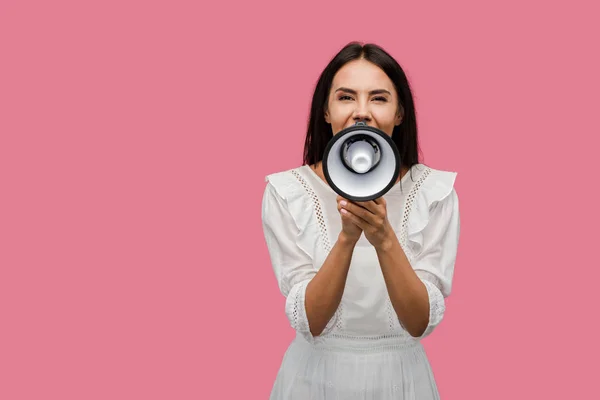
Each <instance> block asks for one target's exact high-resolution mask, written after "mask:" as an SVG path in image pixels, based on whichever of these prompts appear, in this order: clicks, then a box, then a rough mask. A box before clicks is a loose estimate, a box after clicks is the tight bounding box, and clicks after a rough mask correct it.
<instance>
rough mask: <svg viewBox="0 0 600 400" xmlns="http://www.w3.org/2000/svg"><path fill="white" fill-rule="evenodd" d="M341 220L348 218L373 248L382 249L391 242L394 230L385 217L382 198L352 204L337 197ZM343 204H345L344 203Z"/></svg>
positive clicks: (385, 211) (385, 212) (384, 202)
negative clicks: (359, 229) (360, 229)
mask: <svg viewBox="0 0 600 400" xmlns="http://www.w3.org/2000/svg"><path fill="white" fill-rule="evenodd" d="M338 202H339V203H340V206H341V212H342V217H343V218H348V219H349V220H351V221H352V222H354V223H355V224H356V225H357V226H359V227H360V228H362V230H363V233H364V234H365V237H366V238H367V240H368V241H369V242H370V243H371V244H372V245H373V246H374V247H375V248H383V247H384V246H386V245H388V244H389V243H390V241H391V240H392V237H393V235H394V234H395V233H394V230H393V228H392V226H391V225H390V223H389V220H388V217H387V206H386V201H385V199H384V198H383V197H380V198H378V199H375V200H371V201H365V202H353V201H350V200H347V199H344V198H342V197H340V196H338ZM344 202H345V203H344Z"/></svg>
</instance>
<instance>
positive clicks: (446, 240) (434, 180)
mask: <svg viewBox="0 0 600 400" xmlns="http://www.w3.org/2000/svg"><path fill="white" fill-rule="evenodd" d="M455 178H456V173H451V172H445V171H434V172H432V174H431V176H429V177H428V178H427V179H426V180H425V182H424V185H423V187H422V188H421V190H420V193H419V194H418V195H417V198H416V199H415V200H416V202H415V209H414V210H413V211H414V212H415V213H414V216H413V218H414V219H413V220H414V221H415V223H414V224H413V225H412V226H413V229H411V230H409V233H408V241H409V246H410V248H411V249H412V252H413V255H412V260H411V263H412V266H413V268H414V270H415V272H416V274H417V275H418V276H419V278H421V281H422V282H423V283H424V285H425V287H426V288H427V293H428V295H429V311H430V312H429V323H428V326H427V328H426V330H425V332H424V333H423V334H422V335H421V336H420V338H424V337H426V336H428V335H430V334H431V333H432V331H433V330H434V329H435V327H437V326H438V325H439V323H440V322H441V321H442V319H443V317H444V313H445V311H446V304H445V298H446V297H448V296H449V295H450V293H451V291H452V279H453V276H454V265H455V261H456V255H457V250H458V240H459V234H460V216H459V204H458V195H457V193H456V190H455V188H454V181H455Z"/></svg>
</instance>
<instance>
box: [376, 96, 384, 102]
mask: <svg viewBox="0 0 600 400" xmlns="http://www.w3.org/2000/svg"><path fill="white" fill-rule="evenodd" d="M375 100H376V101H387V99H386V98H385V97H375Z"/></svg>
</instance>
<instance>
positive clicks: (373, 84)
mask: <svg viewBox="0 0 600 400" xmlns="http://www.w3.org/2000/svg"><path fill="white" fill-rule="evenodd" d="M341 86H343V87H348V88H351V89H356V90H373V89H387V90H390V91H392V90H393V89H394V84H393V83H392V81H391V79H390V78H389V77H388V76H387V75H386V73H385V72H383V70H382V69H381V68H379V67H378V66H377V65H375V64H373V63H371V62H369V61H367V60H362V59H361V60H354V61H351V62H349V63H347V64H346V65H344V66H343V67H342V68H340V69H339V71H338V72H337V73H336V74H335V76H334V77H333V90H335V89H337V88H338V87H341Z"/></svg>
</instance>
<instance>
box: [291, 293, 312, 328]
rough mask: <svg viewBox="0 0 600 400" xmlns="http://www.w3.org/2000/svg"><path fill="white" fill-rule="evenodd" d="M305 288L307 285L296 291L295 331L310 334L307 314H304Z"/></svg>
mask: <svg viewBox="0 0 600 400" xmlns="http://www.w3.org/2000/svg"><path fill="white" fill-rule="evenodd" d="M304 286H306V284H303V286H302V287H301V288H298V290H297V291H296V295H295V296H294V303H293V310H292V316H293V321H294V324H293V327H294V329H296V330H298V331H300V332H308V331H309V330H310V329H309V327H308V323H307V322H308V320H307V318H306V314H305V313H304V312H303V311H304V298H303V296H302V293H303V289H304Z"/></svg>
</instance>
